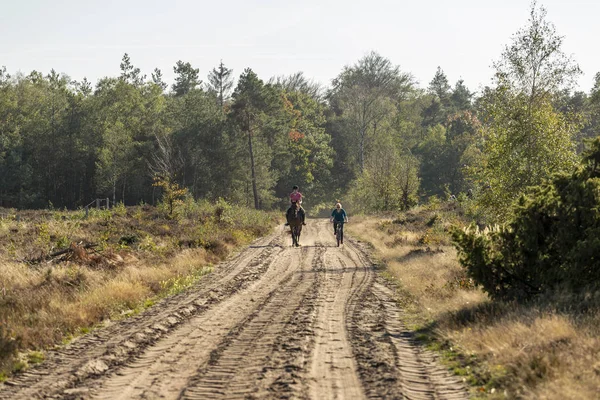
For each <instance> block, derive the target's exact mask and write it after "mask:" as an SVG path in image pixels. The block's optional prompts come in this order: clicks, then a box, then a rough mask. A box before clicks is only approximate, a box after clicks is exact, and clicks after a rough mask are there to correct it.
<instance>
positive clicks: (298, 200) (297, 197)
mask: <svg viewBox="0 0 600 400" xmlns="http://www.w3.org/2000/svg"><path fill="white" fill-rule="evenodd" d="M302 197H303V196H302V193H300V192H299V191H298V186H297V185H294V187H293V188H292V193H290V202H291V203H292V205H291V206H290V208H288V210H287V213H286V215H289V214H290V212H291V211H292V209H293V208H294V207H295V206H296V204H298V214H300V216H301V218H302V225H306V222H304V220H305V219H306V213H305V212H304V208H302ZM286 225H289V223H286Z"/></svg>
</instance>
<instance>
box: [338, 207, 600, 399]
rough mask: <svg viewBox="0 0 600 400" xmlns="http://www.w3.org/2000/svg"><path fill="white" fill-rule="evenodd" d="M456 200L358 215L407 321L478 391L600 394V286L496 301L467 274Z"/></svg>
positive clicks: (524, 395)
mask: <svg viewBox="0 0 600 400" xmlns="http://www.w3.org/2000/svg"><path fill="white" fill-rule="evenodd" d="M462 223H464V221H463V220H462V217H461V216H460V209H458V208H457V207H456V206H455V205H441V206H436V207H420V208H416V209H414V210H411V211H409V212H407V213H402V214H400V215H394V216H388V217H380V216H379V217H355V218H354V219H353V220H352V224H348V227H347V229H348V230H349V233H351V234H352V235H354V236H355V237H358V238H359V239H361V240H363V241H366V242H369V243H370V244H371V245H372V246H373V248H374V253H375V256H376V257H378V258H379V259H380V261H381V264H382V265H385V270H384V272H383V274H384V277H385V278H386V279H388V280H389V281H390V282H392V283H393V284H394V285H395V286H396V288H397V295H398V301H399V302H400V303H401V305H402V306H403V309H404V311H405V315H404V319H405V320H404V323H405V325H406V326H407V328H409V329H411V330H413V331H415V335H416V337H417V338H418V339H420V340H421V341H422V342H423V343H424V345H426V346H427V347H428V348H430V349H431V350H434V351H436V352H437V353H438V354H439V355H440V358H441V360H442V362H443V363H445V364H446V365H447V366H448V368H450V369H451V370H453V372H454V373H455V374H457V375H460V376H462V377H463V379H464V381H465V382H466V383H468V384H469V385H470V387H471V395H472V397H474V398H487V399H505V398H508V399H532V398H536V399H537V398H541V399H597V398H600V312H599V310H600V294H598V293H582V294H580V295H577V296H574V295H566V294H564V293H557V294H554V295H551V296H546V297H544V298H538V299H536V300H535V301H533V302H531V303H528V304H516V303H501V302H492V301H490V300H489V299H488V297H487V295H486V294H485V293H483V292H482V291H481V290H480V289H479V288H478V287H476V286H475V285H474V284H473V282H472V281H471V280H470V279H469V278H468V277H467V276H466V274H465V271H464V269H463V268H462V267H461V266H460V265H459V263H458V261H457V259H456V252H455V250H454V248H453V246H452V245H451V242H450V237H449V234H448V229H449V227H450V226H451V225H453V224H462Z"/></svg>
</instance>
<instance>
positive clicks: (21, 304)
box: [0, 200, 277, 380]
mask: <svg viewBox="0 0 600 400" xmlns="http://www.w3.org/2000/svg"><path fill="white" fill-rule="evenodd" d="M11 212H12V215H15V216H14V217H9V218H5V219H2V220H0V271H1V272H2V273H1V274H0V380H5V379H6V378H7V376H8V375H10V374H11V373H14V372H19V371H22V370H24V369H26V368H27V366H28V365H31V364H35V363H38V362H41V361H42V360H43V350H44V349H47V348H49V347H52V346H55V345H59V344H61V343H65V342H68V341H69V340H71V339H72V338H73V337H76V336H78V335H81V334H85V333H87V332H89V331H90V330H91V329H93V328H94V327H96V326H99V325H103V324H104V323H105V322H108V321H110V320H115V319H120V318H125V317H127V316H129V315H132V314H136V313H138V312H139V311H141V310H143V309H144V308H146V307H149V306H151V305H153V304H154V303H155V302H156V301H157V300H158V299H160V298H162V297H165V296H169V295H173V294H176V293H179V292H182V291H184V290H185V289H187V288H189V287H190V286H192V285H194V284H195V283H196V282H197V281H198V280H200V279H201V278H202V277H203V276H204V275H206V274H207V273H210V272H211V271H212V268H213V265H214V264H216V263H217V262H219V261H221V260H224V259H225V258H227V257H228V256H229V255H230V254H231V252H232V251H234V250H235V249H237V248H239V247H240V246H243V245H246V244H248V243H250V242H251V241H252V240H253V239H255V238H256V237H259V236H262V235H265V234H267V233H268V232H270V231H271V229H272V227H273V226H274V224H275V222H276V220H277V216H276V215H275V214H270V213H265V212H259V211H255V210H249V209H245V208H241V207H235V206H232V205H229V204H227V203H226V202H224V201H219V202H217V203H215V204H210V203H207V202H200V203H198V202H194V201H191V200H189V201H186V202H185V203H183V204H181V205H180V206H179V207H178V208H177V210H176V213H175V214H174V215H171V216H168V215H167V214H166V213H165V212H164V211H163V210H161V209H159V208H155V207H150V206H136V207H124V206H122V205H121V206H118V207H115V208H113V209H111V210H92V211H91V212H90V214H89V216H88V217H87V218H85V212H84V211H83V210H79V211H73V212H67V211H45V210H44V211H26V212H19V215H20V217H19V218H18V219H17V218H16V214H15V213H14V211H13V210H3V214H11ZM91 245H93V246H91ZM67 248H68V249H69V251H67V252H66V253H63V254H59V255H57V253H59V250H62V249H67ZM53 254H54V256H52V255H53Z"/></svg>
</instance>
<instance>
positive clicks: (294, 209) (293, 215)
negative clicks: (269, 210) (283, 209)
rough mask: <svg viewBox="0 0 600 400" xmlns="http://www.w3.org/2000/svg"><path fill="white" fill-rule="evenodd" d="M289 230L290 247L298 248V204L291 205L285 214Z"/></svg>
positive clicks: (299, 214)
mask: <svg viewBox="0 0 600 400" xmlns="http://www.w3.org/2000/svg"><path fill="white" fill-rule="evenodd" d="M285 217H286V219H287V222H288V224H290V230H291V231H292V246H296V247H298V246H300V243H299V241H300V233H301V232H302V215H301V213H300V206H299V205H298V203H293V204H292V206H291V207H290V208H289V210H288V211H287V214H286V216H285Z"/></svg>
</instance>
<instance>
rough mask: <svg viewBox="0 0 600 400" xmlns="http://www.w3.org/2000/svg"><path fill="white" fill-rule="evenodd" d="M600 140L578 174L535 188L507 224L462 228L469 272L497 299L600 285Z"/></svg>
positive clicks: (458, 235)
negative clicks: (479, 228)
mask: <svg viewBox="0 0 600 400" xmlns="http://www.w3.org/2000/svg"><path fill="white" fill-rule="evenodd" d="M599 167H600V139H596V140H595V141H594V142H593V144H592V147H591V150H590V151H589V152H588V153H587V154H586V155H585V157H584V159H583V162H582V165H581V166H580V167H579V168H578V169H577V170H576V171H575V172H573V173H572V174H570V175H569V174H565V173H562V174H557V175H556V176H554V177H553V178H552V179H551V180H549V181H547V182H545V183H543V184H542V185H540V186H537V187H534V188H532V189H531V190H530V191H529V193H528V194H527V196H522V197H521V198H520V199H519V202H518V204H516V205H515V206H514V208H513V209H512V212H511V216H510V218H509V219H508V222H507V224H506V225H504V226H496V227H494V228H492V229H486V230H484V231H480V230H478V229H476V228H473V227H471V228H469V229H465V230H460V229H456V230H455V231H454V233H453V239H454V241H455V243H456V245H457V248H458V250H459V257H460V261H461V263H462V264H463V265H464V266H465V267H466V269H467V271H468V273H469V275H470V276H471V277H472V278H473V279H474V280H475V281H476V282H477V283H478V284H481V285H482V286H483V288H484V289H485V290H486V291H487V292H488V293H489V294H490V295H491V296H492V297H493V298H497V299H517V300H523V299H527V298H529V297H531V296H533V295H536V294H539V293H542V292H545V291H549V290H555V289H568V290H572V291H580V290H583V289H585V288H590V289H592V290H593V289H597V288H598V287H599V286H600V264H599V260H600V239H599V238H600V214H599V213H598V210H599V209H600V168H599Z"/></svg>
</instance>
